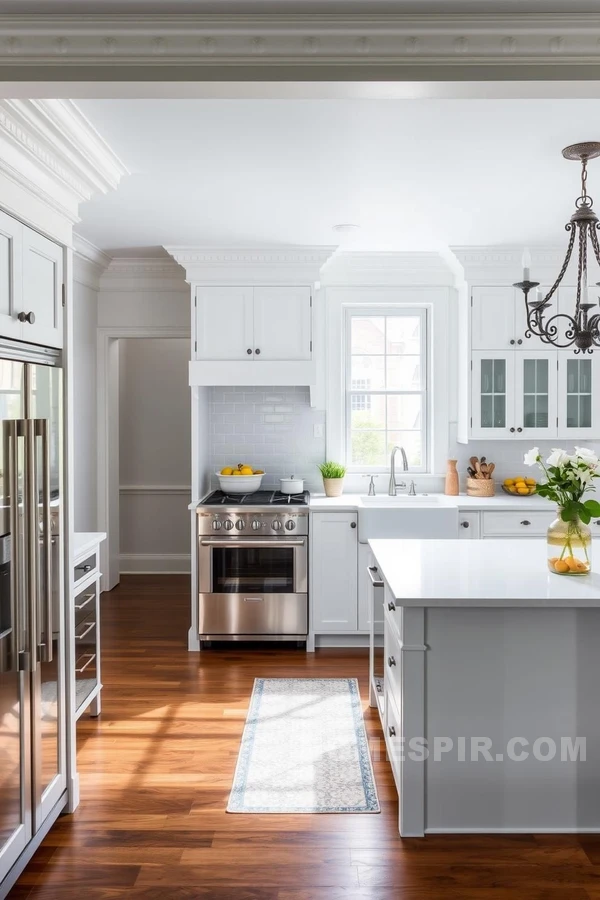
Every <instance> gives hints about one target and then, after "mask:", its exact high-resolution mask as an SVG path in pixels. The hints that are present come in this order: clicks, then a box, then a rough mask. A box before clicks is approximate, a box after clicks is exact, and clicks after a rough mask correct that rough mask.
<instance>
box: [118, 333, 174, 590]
mask: <svg viewBox="0 0 600 900" xmlns="http://www.w3.org/2000/svg"><path fill="white" fill-rule="evenodd" d="M119 344H120V348H119V350H120V354H119V371H120V381H119V458H120V464H119V469H120V485H121V490H120V532H121V541H120V551H121V572H122V573H125V572H189V571H190V550H189V547H190V544H189V514H188V511H187V504H188V503H189V500H190V470H191V459H190V454H191V451H190V447H191V431H190V389H189V387H188V363H189V355H190V350H189V341H188V340H186V339H185V338H151V339H145V338H142V339H140V338H132V339H123V340H121V341H120V342H119Z"/></svg>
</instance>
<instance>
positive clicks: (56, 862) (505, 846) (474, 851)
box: [10, 576, 600, 900]
mask: <svg viewBox="0 0 600 900" xmlns="http://www.w3.org/2000/svg"><path fill="white" fill-rule="evenodd" d="M188 611H189V589H188V579H187V578H185V577H179V576H174V577H167V576H153V577H150V576H148V577H142V576H135V577H134V576H130V577H128V578H124V579H123V582H122V584H121V586H120V587H119V588H117V589H116V590H114V591H113V592H111V593H110V594H105V595H104V596H103V599H102V626H103V646H104V652H103V681H104V685H105V688H104V693H103V712H102V715H101V717H100V718H99V719H91V718H89V717H86V716H84V718H83V719H81V720H80V723H79V754H78V755H79V768H80V773H81V805H80V807H79V809H78V810H77V812H76V813H75V815H73V816H68V817H64V818H62V819H61V820H60V821H59V822H58V823H57V825H56V827H55V828H54V829H53V830H52V831H51V833H50V834H49V836H48V837H47V839H46V840H45V842H44V844H43V845H42V847H41V848H40V850H39V852H38V853H37V854H36V856H35V857H34V859H33V860H32V862H31V863H30V865H29V866H28V868H27V869H26V871H25V872H24V873H23V875H22V877H21V879H20V880H19V882H18V884H17V885H16V886H15V888H14V890H13V891H12V892H11V894H10V898H11V900H25V898H27V900H125V898H126V900H196V898H197V900H202V898H203V900H399V898H400V900H481V898H491V900H592V898H593V900H596V898H597V900H600V836H599V837H598V838H596V837H595V836H585V837H582V838H578V837H574V836H565V837H560V836H548V835H546V836H530V835H524V836H506V837H501V836H498V837H496V836H468V837H464V836H440V837H427V838H425V839H410V840H401V839H400V837H399V836H398V832H397V815H398V809H397V802H396V801H395V799H394V789H393V783H392V776H391V772H390V770H389V767H388V764H387V762H386V761H385V758H384V755H383V754H382V758H381V759H380V760H377V759H376V760H375V776H376V779H377V786H378V791H379V798H380V802H381V807H382V813H381V815H356V816H352V815H321V816H317V815H315V816H307V815H298V816H273V815H271V816H254V815H252V816H243V815H227V814H226V813H225V807H226V804H227V798H228V795H229V790H230V786H231V780H232V775H233V770H234V766H235V762H236V759H237V752H238V747H239V740H240V737H241V733H242V729H243V725H244V720H245V715H246V709H247V705H248V701H249V697H250V692H251V689H252V684H253V681H254V678H255V677H256V676H265V677H269V676H272V677H278V676H292V677H293V676H298V677H302V676H308V677H315V676H316V677H344V676H359V678H360V681H361V690H362V695H363V698H364V701H365V703H364V705H365V709H366V713H365V716H366V722H367V728H368V732H369V737H370V740H371V741H372V745H374V746H375V748H376V747H377V742H378V741H381V731H380V728H379V722H378V719H377V715H376V713H375V712H374V711H372V710H369V709H368V708H366V698H367V684H366V675H367V657H366V653H365V652H363V651H342V650H337V651H336V650H327V651H319V652H317V653H316V654H312V655H311V654H308V655H306V654H305V653H304V652H302V651H298V652H295V651H281V650H278V649H277V648H274V649H273V650H268V651H265V652H258V653H257V652H248V651H244V650H242V649H240V650H234V651H227V652H219V653H206V654H200V655H198V654H188V653H187V651H186V640H187V627H188V614H189V613H188Z"/></svg>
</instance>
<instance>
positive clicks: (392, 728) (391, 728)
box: [388, 725, 396, 737]
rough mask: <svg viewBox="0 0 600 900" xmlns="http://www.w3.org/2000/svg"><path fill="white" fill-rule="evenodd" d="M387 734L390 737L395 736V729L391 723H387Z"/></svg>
mask: <svg viewBox="0 0 600 900" xmlns="http://www.w3.org/2000/svg"><path fill="white" fill-rule="evenodd" d="M388 734H389V736H390V737H396V729H395V728H394V726H393V725H388Z"/></svg>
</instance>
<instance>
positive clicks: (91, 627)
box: [75, 622, 96, 641]
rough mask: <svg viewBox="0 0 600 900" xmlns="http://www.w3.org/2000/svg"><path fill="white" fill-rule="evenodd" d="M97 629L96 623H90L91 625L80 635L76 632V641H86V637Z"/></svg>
mask: <svg viewBox="0 0 600 900" xmlns="http://www.w3.org/2000/svg"><path fill="white" fill-rule="evenodd" d="M95 627H96V623H95V622H90V624H89V625H88V626H87V627H86V628H85V629H84V630H83V631H82V632H81V633H80V634H77V632H75V640H76V641H82V640H83V639H84V637H86V636H87V635H88V634H89V633H90V631H91V630H92V629H93V628H95Z"/></svg>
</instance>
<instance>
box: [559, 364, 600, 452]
mask: <svg viewBox="0 0 600 900" xmlns="http://www.w3.org/2000/svg"><path fill="white" fill-rule="evenodd" d="M598 352H599V351H598V350H596V351H595V352H594V353H593V354H586V355H585V356H584V355H583V354H580V355H578V356H576V355H575V354H574V353H573V352H571V351H563V352H560V353H559V354H558V436H559V438H561V439H562V440H565V441H569V442H573V441H575V440H585V439H587V440H590V439H593V438H598V437H600V370H599V368H598V366H599V364H600V363H599V356H598Z"/></svg>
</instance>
